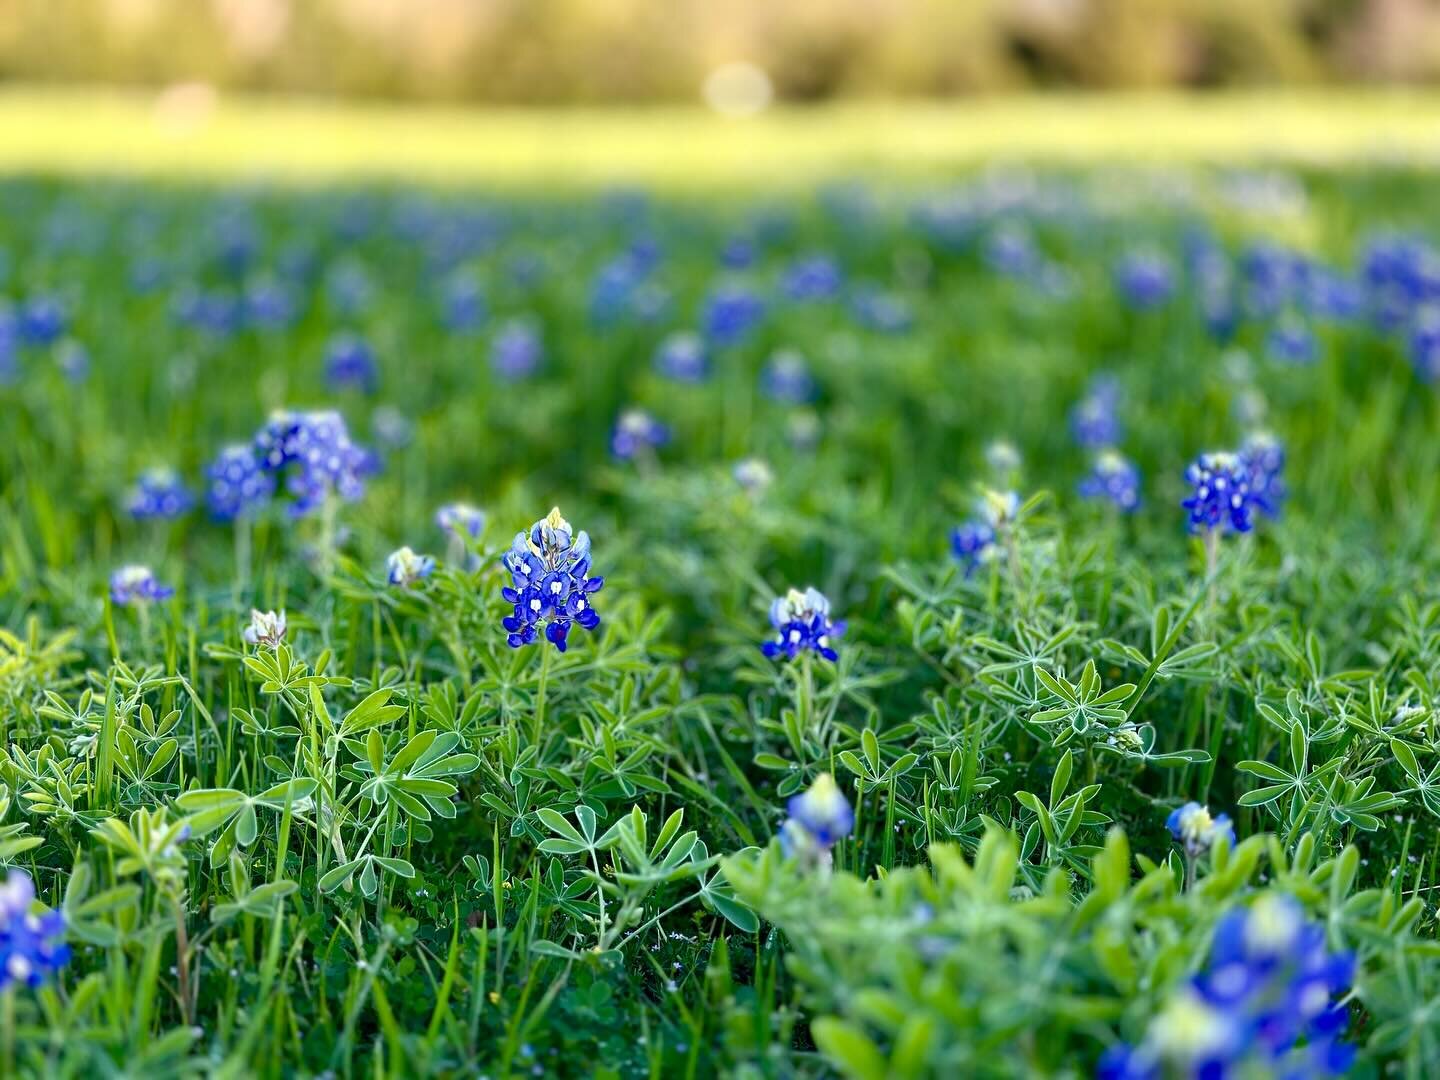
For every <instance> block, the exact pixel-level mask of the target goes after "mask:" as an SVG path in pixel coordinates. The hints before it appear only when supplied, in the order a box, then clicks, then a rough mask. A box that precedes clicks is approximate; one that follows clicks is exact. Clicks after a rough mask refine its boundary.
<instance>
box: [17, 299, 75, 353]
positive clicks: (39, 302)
mask: <svg viewBox="0 0 1440 1080" xmlns="http://www.w3.org/2000/svg"><path fill="white" fill-rule="evenodd" d="M68 323H69V320H68V319H67V318H66V316H65V309H64V308H63V307H61V305H60V301H58V300H56V299H55V298H54V297H53V296H34V297H31V298H30V299H29V300H27V301H25V303H24V304H22V305H21V307H20V319H19V330H20V340H21V341H22V342H24V343H25V344H27V345H52V344H54V343H55V342H56V341H58V340H60V338H61V337H62V336H64V334H65V328H66V326H67V325H68Z"/></svg>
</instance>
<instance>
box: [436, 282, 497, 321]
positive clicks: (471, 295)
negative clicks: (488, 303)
mask: <svg viewBox="0 0 1440 1080" xmlns="http://www.w3.org/2000/svg"><path fill="white" fill-rule="evenodd" d="M486 314H487V312H486V307H485V294H484V293H482V292H481V291H480V286H479V285H478V284H476V283H475V279H474V278H472V277H470V276H469V275H468V274H454V275H451V277H450V278H449V279H448V280H447V281H446V282H445V291H444V294H443V296H442V297H441V318H442V320H443V321H444V323H445V326H446V327H447V328H448V329H449V330H451V331H454V332H457V333H458V332H463V331H467V330H474V329H476V328H477V327H479V326H480V324H481V323H483V322H484V321H485V316H486Z"/></svg>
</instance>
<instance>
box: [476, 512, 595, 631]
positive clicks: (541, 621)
mask: <svg viewBox="0 0 1440 1080" xmlns="http://www.w3.org/2000/svg"><path fill="white" fill-rule="evenodd" d="M503 561H504V564H505V568H506V569H507V570H509V571H510V584H509V585H507V586H506V587H505V588H504V589H503V590H502V592H501V595H502V596H504V598H505V600H506V602H507V603H510V604H512V605H514V608H513V610H512V611H511V613H510V614H509V615H507V616H506V617H505V618H504V619H502V620H501V625H502V626H503V627H504V628H505V632H506V638H505V643H506V644H507V645H509V646H510V647H511V648H512V649H518V648H520V646H522V645H528V644H530V643H531V642H533V641H534V640H535V637H536V632H537V630H539V629H540V628H542V627H543V628H544V633H545V640H547V641H549V642H550V643H551V644H552V645H554V646H555V648H556V649H557V650H559V651H560V652H564V651H565V649H566V647H567V642H568V637H569V634H570V627H571V625H572V624H574V623H579V624H580V626H582V627H584V628H585V629H586V630H594V629H595V628H596V627H597V626H599V625H600V616H599V615H598V614H596V612H595V609H594V608H593V607H592V606H591V605H590V597H591V596H592V595H593V594H595V593H597V592H599V591H600V589H601V588H602V587H603V586H604V584H605V579H604V578H601V577H591V576H590V537H589V535H587V534H586V533H585V532H584V530H581V531H580V532H579V533H575V532H574V531H573V530H572V529H571V527H570V523H569V522H568V521H566V520H565V519H564V518H563V517H561V516H560V508H559V507H558V506H557V507H555V508H554V509H552V510H551V511H550V513H549V514H548V515H547V516H546V517H543V518H541V519H540V520H539V521H537V522H535V524H533V525H532V526H530V531H529V532H521V533H516V534H515V540H514V542H513V543H512V544H511V545H510V550H509V551H507V552H506V553H505V556H504V560H503Z"/></svg>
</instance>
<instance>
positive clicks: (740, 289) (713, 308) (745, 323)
mask: <svg viewBox="0 0 1440 1080" xmlns="http://www.w3.org/2000/svg"><path fill="white" fill-rule="evenodd" d="M764 315H765V304H764V302H763V301H762V300H761V299H760V298H759V297H758V296H756V295H755V294H754V292H752V291H751V290H750V289H749V288H747V287H746V286H744V285H741V284H738V283H734V282H731V283H727V284H724V285H721V286H719V287H718V288H716V289H714V290H713V291H712V292H711V293H710V295H709V296H708V297H707V298H706V300H705V315H704V320H703V323H704V329H705V336H706V338H707V339H709V340H710V341H712V342H714V343H715V344H716V345H734V344H735V343H737V342H739V341H740V340H741V339H743V338H744V337H746V336H747V335H748V334H749V333H750V331H751V330H753V329H754V328H755V327H756V325H758V324H759V322H760V320H761V319H762V318H763V317H764Z"/></svg>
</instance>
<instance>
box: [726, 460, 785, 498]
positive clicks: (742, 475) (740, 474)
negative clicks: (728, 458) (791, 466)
mask: <svg viewBox="0 0 1440 1080" xmlns="http://www.w3.org/2000/svg"><path fill="white" fill-rule="evenodd" d="M731 472H732V475H733V476H734V477H735V482H736V483H737V484H739V485H740V486H741V487H742V488H744V489H745V490H746V491H749V492H751V493H752V494H759V493H760V492H762V491H764V490H765V489H766V488H768V487H769V486H770V485H771V484H772V483H774V481H775V474H774V473H773V472H772V471H771V470H770V466H769V465H767V464H765V462H763V461H761V460H760V459H759V458H753V457H752V458H745V459H744V460H743V461H737V462H736V463H735V468H734V469H733V470H732V471H731Z"/></svg>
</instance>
